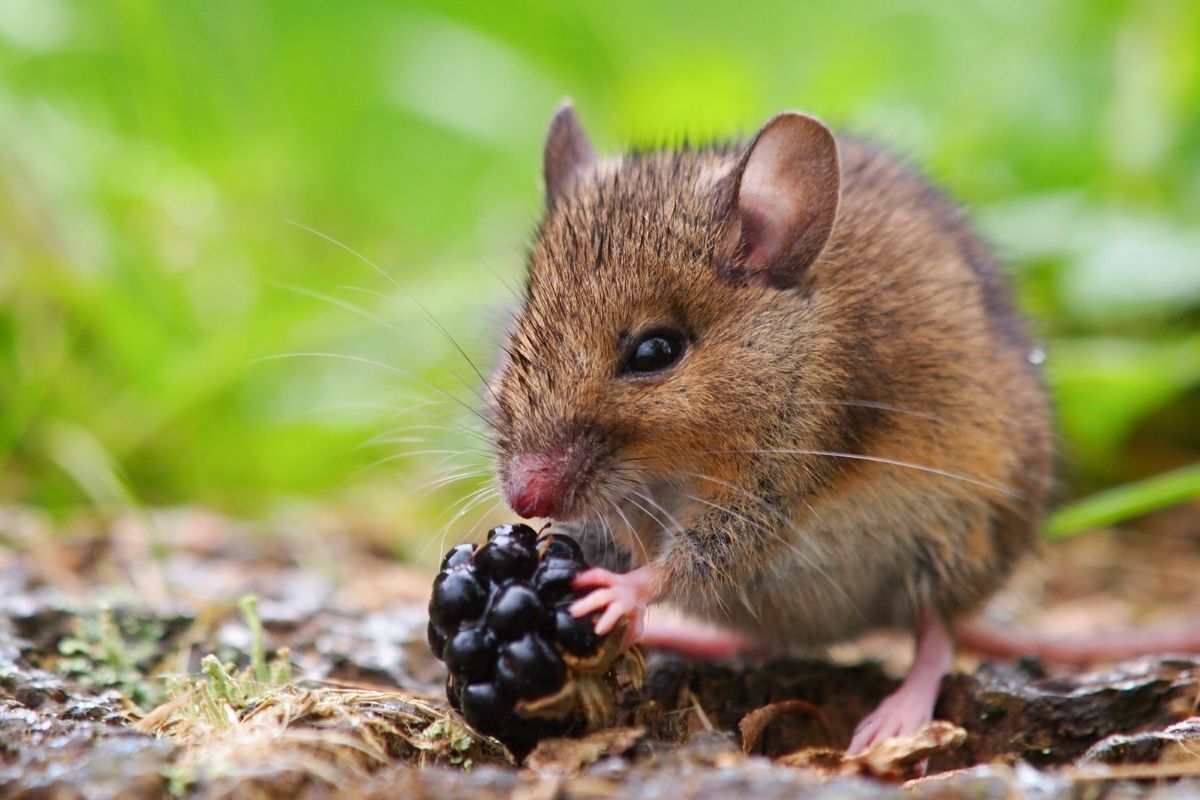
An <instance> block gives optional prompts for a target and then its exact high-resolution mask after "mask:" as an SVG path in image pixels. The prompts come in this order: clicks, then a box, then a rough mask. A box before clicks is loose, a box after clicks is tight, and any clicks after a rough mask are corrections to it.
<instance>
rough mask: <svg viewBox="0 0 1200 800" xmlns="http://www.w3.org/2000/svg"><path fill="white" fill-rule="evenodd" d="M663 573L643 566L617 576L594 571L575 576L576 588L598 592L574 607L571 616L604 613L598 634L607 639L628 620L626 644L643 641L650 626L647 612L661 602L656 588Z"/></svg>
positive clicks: (598, 626)
mask: <svg viewBox="0 0 1200 800" xmlns="http://www.w3.org/2000/svg"><path fill="white" fill-rule="evenodd" d="M658 585H659V572H658V570H657V569H656V568H655V567H652V566H645V567H639V568H638V569H635V570H633V571H632V572H625V573H617V572H610V571H609V570H606V569H600V568H593V569H589V570H587V571H585V572H581V573H579V575H577V576H575V582H574V586H575V588H576V589H594V591H592V592H590V593H588V594H587V595H586V596H584V597H582V598H580V599H579V600H576V601H575V602H574V603H573V604H572V605H571V615H572V616H574V617H584V616H587V615H588V614H591V613H592V612H594V611H600V610H601V609H603V611H602V613H601V614H600V618H599V619H597V620H596V633H598V634H600V635H601V636H603V635H604V634H606V633H608V632H609V631H611V630H612V629H613V628H615V627H616V626H617V624H618V623H620V622H621V621H622V620H626V621H627V623H628V628H626V631H625V642H626V644H632V643H634V642H637V641H639V640H640V639H641V638H642V632H643V631H644V630H645V626H646V609H647V608H648V607H649V605H650V604H651V603H653V602H654V601H655V600H657V599H658V592H657V591H656V587H657V586H658Z"/></svg>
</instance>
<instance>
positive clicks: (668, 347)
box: [624, 330, 683, 375]
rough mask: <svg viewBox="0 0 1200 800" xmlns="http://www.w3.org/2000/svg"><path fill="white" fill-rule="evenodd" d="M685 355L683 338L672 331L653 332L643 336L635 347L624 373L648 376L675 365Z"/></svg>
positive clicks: (626, 363)
mask: <svg viewBox="0 0 1200 800" xmlns="http://www.w3.org/2000/svg"><path fill="white" fill-rule="evenodd" d="M682 355H683V336H682V335H680V334H679V333H677V332H675V331H671V330H653V331H649V332H647V333H644V334H642V338H640V339H638V340H637V343H636V344H634V346H633V351H632V352H631V353H630V354H629V359H628V360H627V361H626V362H625V368H624V372H626V373H627V374H632V375H646V374H648V373H651V372H659V371H661V370H664V369H666V368H667V367H669V366H671V365H672V364H674V363H675V362H676V361H678V360H679V358H680V357H681V356H682Z"/></svg>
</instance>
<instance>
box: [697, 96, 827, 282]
mask: <svg viewBox="0 0 1200 800" xmlns="http://www.w3.org/2000/svg"><path fill="white" fill-rule="evenodd" d="M840 190H841V166H840V164H839V162H838V150H837V142H836V141H834V138H833V134H832V133H830V131H829V129H828V128H826V127H825V125H824V124H822V123H821V122H820V121H819V120H817V119H816V118H814V117H810V116H808V115H806V114H797V113H794V112H789V113H785V114H780V115H778V116H776V117H773V118H772V119H771V120H770V121H769V122H768V123H767V124H766V125H764V126H763V128H762V130H761V131H759V132H758V135H757V136H755V137H754V140H753V141H751V142H750V145H749V147H747V148H746V152H745V153H744V154H743V156H742V159H741V161H740V162H739V163H738V165H737V167H736V168H735V169H734V170H733V172H731V173H730V174H729V175H728V176H726V177H725V178H724V179H723V180H722V181H721V184H720V185H719V186H718V192H719V193H720V197H719V211H718V213H719V214H720V216H721V217H722V223H723V225H724V233H723V235H722V236H721V238H720V239H719V240H718V246H717V257H718V260H719V263H721V265H722V267H723V268H724V269H727V270H728V271H730V272H731V273H734V274H736V273H750V274H755V275H758V276H759V277H761V278H762V279H763V280H764V281H765V282H767V283H769V284H770V285H772V286H776V287H780V288H782V287H787V286H791V285H792V284H794V283H795V282H796V281H797V280H798V279H799V277H800V276H801V275H802V274H803V272H804V270H805V269H806V268H807V267H808V265H809V264H811V263H812V262H813V261H815V260H816V258H817V256H819V255H820V254H821V251H822V250H824V249H825V245H826V243H827V242H828V241H829V234H830V233H831V232H832V231H833V222H834V219H835V218H836V217H837V209H838V200H839V196H840Z"/></svg>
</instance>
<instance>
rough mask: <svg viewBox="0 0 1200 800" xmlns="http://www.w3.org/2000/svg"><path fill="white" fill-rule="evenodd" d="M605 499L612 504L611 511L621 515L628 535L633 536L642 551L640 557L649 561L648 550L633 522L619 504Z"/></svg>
mask: <svg viewBox="0 0 1200 800" xmlns="http://www.w3.org/2000/svg"><path fill="white" fill-rule="evenodd" d="M605 500H606V501H607V502H608V504H609V505H610V506H612V508H613V511H616V512H617V515H618V516H620V517H621V521H622V522H624V523H625V527H626V528H628V529H629V534H630V536H632V537H633V541H634V542H636V543H637V546H638V547H639V548H640V549H641V551H642V558H644V559H646V561H649V560H650V551H649V550H647V549H646V545H645V543H643V542H642V537H641V536H640V535H638V532H637V528H635V527H634V526H633V523H632V522H630V521H629V517H627V516H625V512H624V511H622V510H621V506H620V504H618V503H616V502H614V501H613V500H611V499H609V498H605Z"/></svg>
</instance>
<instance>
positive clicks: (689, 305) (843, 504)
mask: <svg viewBox="0 0 1200 800" xmlns="http://www.w3.org/2000/svg"><path fill="white" fill-rule="evenodd" d="M837 144H838V151H839V154H840V161H841V181H842V184H841V202H840V206H839V207H838V211H837V221H836V224H835V225H834V227H833V232H832V235H831V237H830V239H829V241H828V244H827V245H826V246H825V248H824V250H823V251H822V252H821V253H820V255H819V256H818V257H817V258H816V260H815V261H814V262H813V263H812V264H811V265H810V266H809V267H808V268H807V270H805V271H804V272H803V273H802V274H801V275H800V276H799V280H798V281H797V282H796V283H795V284H794V285H793V286H790V287H786V288H773V286H771V285H767V284H766V283H765V282H762V281H753V280H746V279H745V276H744V275H742V276H739V275H738V274H732V275H731V274H730V273H729V272H728V271H727V270H725V269H723V268H722V264H723V258H724V254H723V252H722V246H723V245H722V241H723V237H722V234H723V233H725V234H727V230H726V228H725V227H724V223H723V222H722V220H723V217H722V215H723V214H724V213H725V211H724V210H723V208H724V206H723V205H722V202H723V201H722V199H721V195H722V192H721V190H720V182H721V178H723V177H725V176H727V175H729V174H730V172H731V171H732V170H734V169H735V168H736V165H737V164H738V163H739V158H740V156H741V154H742V152H743V148H742V147H713V148H707V149H684V150H681V151H663V152H645V153H633V154H630V155H626V156H624V157H622V158H619V159H615V160H610V161H601V162H599V163H596V164H595V165H593V166H589V168H588V169H587V170H586V171H585V172H583V173H581V174H580V175H578V176H576V178H575V179H574V180H573V182H572V183H571V184H570V186H569V187H568V188H567V189H566V190H565V191H562V192H560V193H556V194H555V195H554V202H553V205H552V206H551V207H550V208H549V210H548V212H547V214H546V217H545V219H544V220H543V221H542V224H541V226H540V228H539V230H538V233H537V237H536V240H535V243H534V245H533V248H532V252H531V255H530V259H529V277H528V283H527V292H526V298H525V303H524V307H523V308H522V310H521V312H520V314H519V316H518V319H517V323H516V325H515V327H514V329H513V331H512V332H511V334H510V337H509V340H508V342H507V344H506V347H505V356H504V357H503V358H502V360H501V363H500V365H499V366H498V368H497V370H496V373H495V375H494V376H493V379H492V385H491V392H490V395H491V396H493V397H494V398H495V401H494V405H493V407H492V408H491V415H492V418H493V421H494V423H495V426H496V439H495V449H496V453H497V457H498V462H499V465H500V466H499V470H500V478H501V481H504V480H506V479H507V472H506V470H507V469H508V465H509V463H510V462H511V460H512V458H513V457H514V456H515V455H517V454H519V453H523V452H551V451H554V452H561V453H563V454H565V457H566V458H568V459H569V460H570V462H571V463H572V464H573V465H575V466H576V467H577V468H578V473H579V476H580V477H579V479H578V480H577V481H576V484H575V486H574V488H573V490H572V496H571V499H570V501H569V504H568V506H569V513H568V516H570V517H571V518H573V519H576V520H579V521H581V523H582V524H584V525H586V526H587V527H588V529H589V532H590V533H593V534H595V535H602V534H603V532H604V531H605V530H607V529H608V528H611V529H612V530H613V532H614V533H616V535H617V536H618V537H621V538H622V541H623V544H624V545H625V547H626V548H628V549H629V550H631V551H632V552H633V556H634V560H635V561H636V562H638V563H641V562H644V561H645V560H647V559H648V558H653V559H657V560H658V561H659V563H661V564H662V565H663V567H664V568H665V570H666V575H667V579H666V586H665V587H664V588H665V597H666V598H667V599H669V600H671V601H673V602H676V603H679V604H681V605H682V606H684V607H687V608H689V609H691V610H693V611H696V612H699V613H701V614H704V615H706V616H708V617H710V618H712V619H713V620H715V621H718V622H724V623H726V624H732V625H734V626H735V627H737V628H739V629H741V630H744V631H748V632H751V633H756V634H757V635H758V636H759V637H760V638H761V639H762V640H763V641H765V642H767V643H771V644H774V645H777V646H789V645H815V644H821V643H826V642H830V641H835V640H838V639H843V638H846V637H849V636H853V635H855V634H857V633H859V632H861V631H864V630H867V629H870V628H875V627H880V626H893V625H905V626H907V625H911V624H913V622H914V620H915V619H916V616H917V615H918V614H919V613H920V610H921V609H922V607H930V606H932V607H934V608H936V609H938V610H939V611H940V612H941V613H942V614H943V615H944V616H945V617H947V618H956V617H958V616H960V615H962V614H964V613H967V612H969V611H971V610H974V609H975V608H977V607H978V606H979V605H980V604H981V603H982V602H983V601H984V600H985V599H986V598H987V597H988V596H989V595H990V594H991V593H992V592H993V591H995V589H996V588H997V587H998V586H999V584H1000V583H1001V581H1002V580H1003V579H1004V578H1005V576H1006V575H1007V574H1008V573H1009V571H1010V569H1011V568H1012V566H1013V563H1014V561H1015V560H1016V559H1017V558H1019V557H1020V556H1021V555H1022V554H1024V553H1026V552H1027V551H1029V550H1030V549H1031V548H1032V547H1033V546H1034V543H1035V541H1036V538H1037V529H1038V525H1039V522H1040V519H1041V516H1042V512H1043V505H1044V502H1045V497H1046V493H1047V489H1048V484H1049V480H1050V478H1049V474H1050V460H1051V459H1050V454H1051V434H1050V422H1049V416H1050V414H1049V408H1048V403H1047V399H1046V396H1045V393H1044V391H1043V388H1042V386H1041V384H1040V381H1039V378H1038V375H1037V374H1036V371H1035V370H1034V368H1033V367H1031V366H1030V364H1029V362H1028V360H1027V355H1028V352H1029V349H1030V345H1029V342H1028V341H1027V340H1026V338H1025V336H1024V334H1023V332H1022V325H1021V323H1020V321H1019V320H1018V319H1017V317H1016V316H1015V314H1014V311H1013V310H1012V306H1011V303H1010V300H1009V296H1008V291H1007V289H1006V287H1005V285H1004V281H1003V280H1002V277H1001V275H1000V273H999V271H998V270H997V268H996V267H995V266H994V264H993V262H992V260H991V258H990V256H989V255H988V254H987V251H986V248H985V247H984V246H983V245H982V244H981V243H980V241H979V240H978V239H977V238H976V237H975V236H974V235H973V234H972V233H971V231H970V230H969V228H968V226H967V225H966V223H965V222H964V221H963V219H962V217H961V215H960V214H959V212H958V211H957V210H956V209H955V208H954V207H953V206H951V205H950V204H949V203H948V202H947V201H945V200H944V199H943V198H942V196H941V195H940V194H939V193H938V192H937V191H935V190H934V189H933V188H931V187H930V185H929V184H928V183H926V182H925V181H924V180H923V179H922V178H921V177H920V176H918V175H917V174H915V173H914V172H913V171H911V170H910V169H908V168H906V167H905V166H903V165H901V164H900V163H899V162H897V161H896V160H894V159H893V158H891V157H889V156H888V155H886V154H884V153H882V152H880V151H878V150H876V149H874V148H872V147H871V146H868V145H867V144H864V143H862V142H859V141H857V140H854V139H851V138H844V137H839V138H838V139H837ZM559 147H560V149H562V148H563V145H561V144H560V145H559ZM662 324H669V325H671V326H675V327H678V328H680V329H681V330H683V331H685V332H686V333H687V335H688V337H689V346H688V350H687V353H686V355H685V356H684V358H683V360H682V361H681V362H680V363H679V364H678V365H676V367H674V368H673V369H672V370H670V371H668V372H666V373H664V374H662V375H661V376H655V377H650V378H631V377H628V376H621V375H619V374H618V369H619V365H620V357H621V352H622V350H621V348H622V346H623V344H624V343H625V342H626V341H627V339H628V337H629V336H631V335H633V334H635V333H636V332H638V331H641V330H645V329H647V328H648V327H652V326H655V325H662ZM798 450H804V451H821V452H840V453H848V454H852V455H860V456H864V457H867V458H868V459H886V460H893V461H900V462H904V463H905V464H907V465H912V466H902V465H895V464H888V463H882V462H881V461H876V460H859V459H849V458H841V457H834V456H828V455H811V454H804V453H796V452H781V451H798ZM764 451H765V452H764ZM918 466H919V467H921V468H927V469H929V470H935V471H936V473H935V472H929V471H925V470H924V469H919V468H917V467H918ZM634 491H637V492H640V493H641V495H637V494H633V492H634ZM645 497H653V498H654V500H655V501H656V502H657V503H658V504H660V506H661V508H660V509H654V508H650V507H649V505H648V501H647V500H646V499H645ZM639 506H641V508H639ZM618 508H619V509H620V511H619V512H618V510H617V509H618ZM621 514H624V518H623V517H622V516H621ZM626 519H627V520H628V521H629V522H631V523H632V524H633V526H634V527H635V528H636V529H637V531H636V537H635V536H634V535H631V532H630V531H629V530H628V529H627V523H626Z"/></svg>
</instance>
